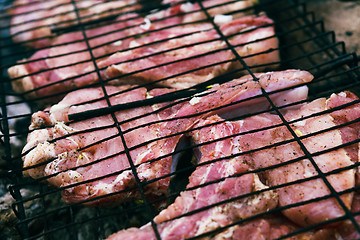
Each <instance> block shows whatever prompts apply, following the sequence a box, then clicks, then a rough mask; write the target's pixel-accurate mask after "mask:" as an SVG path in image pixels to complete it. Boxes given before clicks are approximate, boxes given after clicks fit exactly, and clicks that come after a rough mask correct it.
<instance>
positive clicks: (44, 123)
mask: <svg viewBox="0 0 360 240" xmlns="http://www.w3.org/2000/svg"><path fill="white" fill-rule="evenodd" d="M256 77H257V78H258V79H257V80H254V79H253V78H252V76H250V75H249V76H244V77H242V78H240V79H235V80H232V81H229V82H226V83H223V84H221V85H214V86H213V87H212V88H210V89H209V90H207V91H205V92H203V93H200V94H197V95H195V96H193V97H192V98H191V99H188V100H187V101H180V102H179V103H177V104H175V105H173V106H169V107H168V108H165V109H164V110H161V111H159V112H154V110H156V109H158V106H156V105H153V106H147V107H139V108H135V109H129V110H124V111H118V112H116V113H114V116H115V117H116V118H117V120H118V121H119V122H120V128H121V129H122V131H123V132H124V139H125V142H126V146H127V147H128V148H129V151H130V153H129V154H130V156H131V160H132V162H133V164H134V165H135V167H136V173H137V175H138V177H139V179H140V181H142V182H144V183H145V182H150V183H148V184H145V185H144V186H145V194H146V195H147V196H148V197H149V199H150V198H156V197H158V196H160V195H164V194H166V193H167V191H168V186H169V180H170V177H165V178H164V177H163V176H166V174H170V172H171V165H172V156H171V155H172V153H173V152H174V149H175V148H176V145H177V144H178V142H179V139H180V138H181V137H182V136H183V135H184V133H185V131H187V130H190V129H191V127H192V126H193V125H194V124H195V123H196V121H198V119H200V118H204V117H206V116H209V115H210V114H212V113H214V112H216V113H219V114H222V115H228V114H229V112H231V113H232V114H234V115H241V114H246V113H248V112H251V111H261V110H264V109H267V108H269V107H270V104H269V103H268V101H267V99H266V98H265V97H264V96H262V89H264V90H265V91H267V92H269V93H270V92H272V91H276V90H279V89H282V88H287V87H293V88H292V89H289V90H286V91H283V92H277V93H273V94H270V98H271V99H272V101H273V102H274V103H275V104H276V105H278V106H281V105H286V104H287V103H291V102H294V101H299V100H303V99H306V98H307V87H306V86H305V85H303V84H306V83H308V82H310V81H311V80H312V78H313V77H312V75H311V74H310V73H308V72H306V71H300V70H287V71H282V72H268V73H261V74H256ZM298 85H301V86H299V87H296V86H298ZM106 89H107V91H108V92H109V94H115V93H116V92H120V91H125V92H124V93H121V94H117V95H114V96H112V97H111V103H112V104H119V103H127V102H132V101H135V100H143V99H145V98H146V96H147V95H148V97H149V96H153V95H154V94H155V95H161V94H163V93H164V91H165V90H164V89H157V90H156V89H155V90H152V91H150V92H148V93H147V91H146V89H145V88H136V89H133V90H130V89H129V88H128V87H115V86H109V87H107V88H106ZM167 91H169V90H167ZM165 92H166V91H165ZM256 96H258V97H256ZM101 97H103V92H102V90H101V89H100V88H94V89H83V90H79V91H75V92H71V93H69V94H68V95H67V96H66V97H65V98H64V99H63V100H62V101H61V102H59V103H58V104H56V105H54V106H53V107H52V108H50V110H48V111H40V112H37V113H35V114H34V115H33V117H32V124H31V126H30V129H31V132H30V133H29V135H28V143H27V144H26V146H25V147H24V150H23V154H24V155H23V160H24V167H25V172H24V174H25V175H27V176H31V177H33V178H39V177H44V176H47V177H48V181H49V182H50V183H51V184H53V185H55V186H57V187H66V188H65V189H64V191H63V198H64V200H65V201H66V202H80V201H83V200H88V199H93V198H95V197H99V196H104V195H106V194H109V193H115V192H118V191H124V192H122V193H120V194H116V195H113V196H112V197H107V198H102V199H99V200H98V201H93V202H89V204H98V203H104V202H121V201H128V200H131V199H134V198H139V192H138V191H137V190H136V189H133V190H131V188H135V187H136V181H135V177H134V172H133V171H132V170H131V169H130V163H129V159H128V158H127V156H126V154H125V152H124V151H123V150H124V145H123V142H122V141H121V137H120V136H119V132H118V130H117V129H116V126H114V120H113V119H112V117H111V115H104V116H101V117H97V118H90V119H87V120H83V121H77V122H70V121H69V119H68V115H69V114H74V113H81V112H83V111H86V110H89V109H98V108H102V107H105V106H107V104H106V102H105V100H102V101H93V102H90V103H86V104H81V103H83V102H86V101H89V100H94V99H97V98H101ZM252 97H253V98H252ZM241 100H243V101H241ZM237 101H239V102H238V103H236V102H237ZM229 103H236V104H235V105H232V106H226V105H227V104H229ZM249 106H251V107H249ZM217 108H220V110H219V109H217ZM89 129H90V131H89ZM105 139H106V141H102V142H100V140H105ZM161 177H162V178H161ZM97 178H99V179H97ZM159 178H161V179H159ZM154 179H157V180H156V181H154ZM85 180H87V181H88V182H86V183H83V184H77V183H80V182H82V181H85ZM72 185H73V186H72Z"/></svg>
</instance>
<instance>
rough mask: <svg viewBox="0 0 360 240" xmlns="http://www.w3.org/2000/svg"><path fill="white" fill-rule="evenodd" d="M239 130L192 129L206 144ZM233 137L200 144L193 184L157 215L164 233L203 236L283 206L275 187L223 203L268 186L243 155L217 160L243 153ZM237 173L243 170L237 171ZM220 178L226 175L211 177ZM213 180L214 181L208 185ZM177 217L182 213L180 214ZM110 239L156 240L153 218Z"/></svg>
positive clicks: (230, 127) (164, 236)
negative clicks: (252, 169)
mask: <svg viewBox="0 0 360 240" xmlns="http://www.w3.org/2000/svg"><path fill="white" fill-rule="evenodd" d="M213 118H214V117H210V118H209V119H207V120H205V121H200V123H199V124H197V125H196V126H195V128H197V127H201V126H203V125H206V124H210V123H213V122H216V119H213ZM215 118H216V117H215ZM220 128H221V129H220ZM233 132H234V129H233V125H232V124H231V123H229V124H226V123H224V124H222V125H221V126H219V127H218V126H212V127H206V128H202V129H200V130H196V131H194V132H192V135H193V137H194V141H195V142H196V144H202V143H208V142H209V141H212V140H214V139H218V138H223V137H227V136H229V135H232V134H233ZM231 140H232V139H230V138H227V139H226V140H224V141H222V142H214V143H211V144H206V145H204V146H202V147H200V149H199V152H200V154H199V155H200V156H201V157H200V159H199V162H198V163H199V164H204V165H201V166H199V167H197V168H196V170H195V171H194V172H193V173H192V174H191V176H190V178H189V184H188V186H187V188H188V189H191V190H187V191H183V192H182V193H181V194H180V196H179V197H177V198H176V200H175V202H174V203H173V204H171V205H170V206H169V207H168V208H166V209H165V210H163V211H161V212H160V214H159V215H158V216H156V217H155V219H154V221H155V223H157V228H158V231H159V235H160V237H161V239H164V240H169V239H186V238H190V237H194V236H198V235H201V234H203V233H206V232H208V231H212V230H216V229H217V228H219V227H223V226H226V225H228V224H231V223H233V222H234V221H238V220H241V219H245V218H248V217H251V216H254V215H256V214H259V213H263V212H266V211H267V210H269V209H272V208H274V207H276V206H277V203H278V202H277V201H278V198H277V195H276V192H274V191H264V192H262V193H259V194H256V195H251V196H247V197H243V198H238V199H236V200H234V201H233V202H230V203H221V202H222V201H226V200H229V199H231V198H236V197H239V196H242V195H245V194H249V193H252V192H254V191H258V190H262V189H265V188H266V186H264V185H263V184H262V183H261V182H260V181H259V178H258V176H257V175H256V174H249V173H248V174H246V172H247V171H248V169H249V167H248V166H247V165H246V164H245V163H244V162H243V161H242V160H241V158H238V157H234V158H230V159H225V160H221V161H216V162H211V161H212V160H216V159H217V158H222V157H228V156H230V155H232V154H236V153H237V149H236V148H235V147H234V145H233V144H232V141H231ZM237 174H239V175H240V176H236V175H237ZM241 174H243V175H241ZM216 180H221V181H219V182H215V183H214V182H213V183H211V182H212V181H216ZM208 183H210V184H209V185H205V186H202V185H203V184H208ZM194 188H195V189H194ZM192 189H193V190H192ZM212 204H217V205H216V206H214V207H211V208H210V209H208V210H203V211H200V212H199V213H194V214H191V215H189V216H182V214H185V213H190V212H192V211H195V210H198V209H201V208H203V207H207V206H211V205H212ZM176 217H180V218H177V219H174V218H176ZM108 239H109V240H110V239H112V240H114V239H134V240H135V239H138V240H140V239H144V240H152V239H156V237H155V234H154V231H153V229H152V227H151V226H150V224H147V225H145V226H143V227H141V228H140V229H135V228H131V229H127V230H123V231H120V232H118V233H116V234H113V235H111V236H110V237H109V238H108Z"/></svg>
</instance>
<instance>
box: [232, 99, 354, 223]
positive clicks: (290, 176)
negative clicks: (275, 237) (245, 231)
mask: <svg viewBox="0 0 360 240" xmlns="http://www.w3.org/2000/svg"><path fill="white" fill-rule="evenodd" d="M348 95H350V94H348ZM345 96H346V94H344V93H341V94H338V95H335V94H334V95H332V96H331V97H330V98H329V100H328V101H326V99H324V98H322V99H318V100H315V101H313V102H311V103H308V104H304V105H302V106H301V107H299V108H298V109H294V108H292V109H290V110H288V111H287V112H286V114H285V115H284V116H285V118H286V119H287V121H294V122H293V123H292V124H291V127H292V129H293V131H294V132H295V133H296V134H297V135H298V136H299V137H303V138H302V139H301V141H302V143H303V144H304V146H305V147H306V148H307V150H308V151H309V153H310V154H313V153H316V152H319V151H323V150H327V149H332V148H335V147H337V146H340V145H342V144H344V143H346V142H348V139H347V138H343V137H342V136H343V135H344V134H343V130H344V128H340V129H337V130H331V131H330V130H328V131H327V132H325V133H320V134H316V135H314V136H311V137H305V136H307V135H308V134H311V133H316V132H317V131H321V130H326V129H328V128H331V127H336V124H337V123H338V121H335V120H334V118H332V116H331V114H323V115H321V116H316V117H311V118H309V119H304V120H302V118H303V117H306V116H309V115H311V114H315V113H318V112H321V111H324V110H326V109H327V108H328V106H327V103H332V102H338V101H342V100H343V98H344V97H345ZM350 96H353V95H350ZM357 108H358V107H357V105H353V106H352V107H349V108H344V109H342V110H338V112H337V114H338V116H342V117H341V118H342V122H346V121H348V119H346V118H344V116H346V114H345V113H346V112H347V111H353V112H355V111H358V110H357ZM350 109H351V110H350ZM341 111H342V113H341ZM333 114H334V113H333ZM353 114H354V115H355V113H353ZM281 123H282V121H281V119H280V118H279V116H277V115H275V114H269V113H266V114H261V115H257V116H254V117H250V118H247V119H244V120H240V121H237V122H233V128H234V129H239V130H238V133H242V135H239V137H238V138H237V139H236V138H235V139H236V140H234V141H233V144H234V145H236V146H237V147H238V149H239V150H238V151H239V152H246V151H253V150H256V149H259V148H262V147H267V146H269V147H267V148H266V149H264V150H256V151H254V152H251V153H249V154H245V155H244V156H243V161H245V162H246V163H248V164H250V166H251V168H254V169H262V168H265V167H270V166H276V165H277V164H281V163H286V162H289V161H290V160H295V159H296V158H299V157H303V156H304V153H303V151H302V150H301V149H300V146H299V145H298V144H297V143H296V142H290V143H281V142H283V141H288V140H291V139H292V138H293V137H292V135H291V134H290V132H289V131H288V129H287V128H286V127H285V126H279V127H272V128H269V129H267V130H261V129H262V128H265V127H271V126H276V125H277V124H281ZM256 129H259V130H257V131H256V132H253V133H247V134H245V133H246V132H248V131H252V130H256ZM273 144H278V146H276V147H270V146H272V145H273ZM357 154H358V152H357V151H354V149H351V148H341V149H338V150H332V151H330V152H327V153H322V154H320V155H316V156H314V157H313V159H314V161H315V162H316V164H317V166H318V167H319V168H320V170H321V171H322V172H323V173H327V172H330V171H333V170H336V169H339V168H343V167H347V166H352V165H353V162H352V161H351V159H350V157H349V156H351V155H357ZM316 175H317V171H316V170H315V169H314V167H313V166H312V163H311V162H310V161H309V160H308V159H305V160H300V161H296V162H294V163H291V164H290V163H289V164H287V165H284V166H280V167H277V168H275V169H271V170H267V171H264V172H262V174H261V179H262V180H263V181H264V182H266V183H267V184H269V185H270V186H278V185H281V184H285V183H291V182H293V181H297V180H301V179H306V178H309V177H312V176H316ZM327 180H328V181H329V183H330V184H331V185H332V187H333V188H334V189H335V190H336V191H338V192H341V191H344V190H347V189H351V188H353V187H354V186H355V174H354V170H353V169H350V170H346V171H342V172H341V173H338V174H331V175H329V176H327ZM278 193H279V204H280V206H289V205H291V204H295V203H300V202H302V201H307V200H311V199H315V198H319V197H323V196H327V195H328V194H330V191H329V190H328V188H327V186H326V185H325V184H324V182H323V180H321V179H315V180H308V181H305V182H302V183H297V184H292V185H290V186H286V187H281V188H280V189H279V190H278ZM340 198H341V200H342V201H343V202H344V204H345V206H347V207H349V208H350V206H351V203H352V199H353V194H352V193H349V194H344V195H341V197H340ZM283 214H284V215H285V216H287V217H288V218H289V219H291V220H292V221H294V222H295V223H297V224H299V225H301V226H308V225H312V224H316V223H320V222H323V221H326V220H329V219H334V218H337V217H341V216H342V215H343V214H344V210H343V209H342V208H341V206H340V205H339V203H338V202H337V201H336V200H335V199H334V198H327V199H325V200H321V201H317V202H315V203H309V204H303V205H301V206H298V207H292V208H289V209H286V210H284V211H283Z"/></svg>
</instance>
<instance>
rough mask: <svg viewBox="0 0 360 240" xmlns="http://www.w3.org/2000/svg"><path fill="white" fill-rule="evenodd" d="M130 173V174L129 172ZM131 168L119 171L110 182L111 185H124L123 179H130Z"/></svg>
mask: <svg viewBox="0 0 360 240" xmlns="http://www.w3.org/2000/svg"><path fill="white" fill-rule="evenodd" d="M129 173H130V174H129ZM131 176H132V174H131V170H127V171H124V172H122V173H120V174H119V175H118V176H117V177H116V179H115V180H114V181H113V182H112V185H113V186H115V185H121V186H122V185H124V180H125V179H131Z"/></svg>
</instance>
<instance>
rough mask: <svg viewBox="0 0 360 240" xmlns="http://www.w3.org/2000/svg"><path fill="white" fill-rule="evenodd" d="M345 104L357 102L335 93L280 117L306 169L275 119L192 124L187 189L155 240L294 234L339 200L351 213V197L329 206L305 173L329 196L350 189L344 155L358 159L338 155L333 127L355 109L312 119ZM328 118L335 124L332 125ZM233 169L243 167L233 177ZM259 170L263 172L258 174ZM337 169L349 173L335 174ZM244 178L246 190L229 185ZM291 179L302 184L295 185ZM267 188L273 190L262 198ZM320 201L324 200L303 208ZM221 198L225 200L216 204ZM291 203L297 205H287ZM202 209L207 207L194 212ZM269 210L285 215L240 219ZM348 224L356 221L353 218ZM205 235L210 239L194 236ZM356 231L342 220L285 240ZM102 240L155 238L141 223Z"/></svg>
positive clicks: (339, 138)
mask: <svg viewBox="0 0 360 240" xmlns="http://www.w3.org/2000/svg"><path fill="white" fill-rule="evenodd" d="M349 99H352V100H357V97H355V95H353V94H352V93H350V92H342V93H339V94H333V95H331V97H330V98H329V99H325V98H321V99H317V100H314V101H312V102H310V103H305V104H301V105H300V106H297V107H292V108H291V109H287V110H286V111H284V113H283V114H284V115H283V116H284V118H285V119H286V120H287V121H289V123H290V125H289V127H290V129H291V130H292V131H293V132H294V133H295V134H296V135H298V136H299V137H301V138H300V141H301V143H302V144H303V145H304V146H305V148H306V149H307V151H308V152H309V153H310V154H311V155H312V158H313V160H314V162H313V163H312V162H310V160H309V159H307V158H306V156H305V154H304V150H302V149H301V148H300V147H299V143H297V142H295V141H291V139H293V138H294V136H293V135H292V134H291V133H290V130H289V128H287V127H285V126H284V125H283V124H282V120H281V119H280V117H279V116H278V115H277V114H274V113H263V114H260V115H255V116H252V117H248V118H245V119H243V120H238V121H226V120H224V119H222V118H220V117H218V116H216V115H213V116H210V117H208V118H206V119H201V120H199V121H198V123H197V125H195V126H194V129H196V130H194V131H191V132H190V133H189V135H190V136H191V137H192V139H193V141H194V142H195V144H196V146H197V148H196V154H195V155H196V156H197V159H199V162H198V163H197V164H198V167H197V168H196V170H195V171H194V172H193V173H192V174H191V176H190V178H189V185H188V186H187V190H185V191H183V192H181V194H180V196H179V197H178V198H177V199H176V200H175V202H174V203H173V204H171V205H170V206H168V207H167V208H166V209H165V210H163V211H161V212H160V213H159V215H157V216H156V217H155V218H154V223H155V224H156V227H157V232H158V233H159V235H160V237H161V239H186V238H191V237H195V236H199V235H201V236H203V237H204V238H201V239H217V240H220V239H277V238H279V237H283V236H285V235H287V234H291V233H292V232H294V231H296V230H299V229H301V228H302V227H305V226H311V225H314V224H318V223H322V222H324V221H328V220H332V219H336V218H340V217H342V216H343V215H344V214H345V209H344V208H343V207H342V206H341V205H340V204H339V201H342V203H343V204H344V206H345V207H346V208H347V209H348V210H349V209H351V211H352V212H356V211H358V209H359V206H358V205H359V196H358V195H357V193H353V192H350V193H346V194H339V196H340V198H339V199H338V200H336V199H335V198H334V197H332V196H331V195H330V194H331V191H330V190H329V187H327V186H326V185H325V183H324V180H322V179H320V178H315V179H308V178H312V177H314V176H317V175H318V173H317V170H315V168H314V166H313V164H316V166H317V167H318V168H319V171H321V172H322V173H323V174H327V175H326V180H327V181H328V182H329V184H330V185H331V188H333V189H334V190H335V191H336V192H338V193H341V192H343V191H346V190H350V189H352V188H354V186H355V171H354V162H353V161H352V160H351V159H350V157H349V156H351V155H358V152H351V151H353V149H351V148H344V147H343V148H341V146H342V145H343V144H345V143H348V142H349V140H348V139H346V138H344V137H343V136H344V135H343V133H344V132H343V131H344V129H345V130H346V128H343V127H340V128H339V127H337V126H338V125H337V124H339V122H342V123H346V122H348V121H349V120H348V119H349V118H351V117H347V115H348V114H347V113H348V112H352V113H351V115H352V117H354V116H356V114H357V118H359V117H360V115H359V112H358V113H356V111H358V104H354V105H351V106H350V107H346V108H345V107H344V108H342V109H339V110H337V111H333V112H328V113H325V112H324V113H322V114H318V113H321V112H323V111H325V110H328V109H330V108H331V107H330V106H333V105H334V103H337V105H338V106H341V105H340V103H344V102H350V100H349ZM334 116H337V117H338V119H337V120H335V118H334ZM340 116H341V117H340ZM349 126H351V127H352V128H354V131H357V132H358V131H359V129H360V128H358V126H356V125H349ZM323 130H326V131H325V132H323ZM274 145H275V146H274ZM339 146H340V148H339ZM264 148H265V149H264ZM323 151H324V152H323ZM357 158H358V156H357ZM238 166H243V167H242V169H241V170H237V169H238ZM267 167H271V168H270V169H268V170H266V169H264V168H267ZM344 167H350V168H349V169H347V170H346V169H345V170H343V171H339V172H336V170H337V169H341V168H344ZM249 170H261V171H260V172H258V174H259V175H256V174H253V173H251V174H250V173H248V174H246V172H248V171H249ZM331 171H335V172H334V173H331ZM224 173H226V174H224ZM241 173H242V174H241ZM246 176H247V177H248V178H250V176H252V178H251V179H252V181H253V183H252V187H253V188H250V187H248V188H247V189H244V187H245V186H246V185H247V184H249V182H247V181H237V180H240V179H244V178H245V177H246ZM216 180H218V181H216ZM298 180H305V181H300V182H296V181H298ZM205 183H211V184H209V185H207V184H205ZM225 183H226V185H225ZM283 184H286V186H283ZM225 186H226V188H225ZM248 186H250V185H248ZM268 187H275V188H274V189H273V190H270V191H269V190H267V188H268ZM225 189H226V190H225ZM264 189H265V190H266V191H261V193H255V194H254V195H250V196H249V197H245V198H242V196H243V195H244V194H249V193H251V192H254V191H259V190H264ZM325 196H327V198H325V199H322V200H317V201H315V202H311V203H306V201H308V200H312V199H317V198H321V197H325ZM232 198H234V199H232ZM224 199H231V200H232V201H230V202H226V204H222V201H223V200H224ZM250 199H251V200H250ZM244 201H245V202H246V201H248V202H247V203H245V202H244ZM302 202H304V203H302ZM215 203H219V204H215ZM213 204H215V205H216V206H213ZM295 204H300V206H293V205H295ZM204 207H207V208H205V209H202V210H201V211H196V210H199V209H201V208H204ZM275 207H284V208H285V209H284V210H282V211H281V213H280V212H278V213H276V214H275V215H273V214H270V215H267V214H266V215H265V216H262V217H258V218H255V219H251V220H247V218H249V217H251V216H254V215H255V214H258V213H265V212H266V211H268V210H271V209H274V208H275ZM228 210H230V211H228ZM195 211H196V212H195ZM214 212H215V213H214ZM239 220H244V222H242V223H240V224H238V225H234V226H230V227H227V228H225V230H223V231H222V232H221V233H214V232H211V231H214V230H216V229H219V228H221V227H224V226H228V225H229V224H234V223H236V221H239ZM355 220H356V221H358V217H355ZM207 232H210V233H208V234H207V235H202V234H205V233H207ZM356 232H357V231H356V229H355V228H354V226H353V225H352V223H351V222H350V220H346V221H339V222H337V223H336V224H334V223H333V224H332V225H331V227H330V226H329V225H325V226H321V227H320V228H316V229H311V230H309V231H306V232H301V231H300V232H299V233H298V234H296V235H293V236H291V237H289V238H286V239H313V240H315V239H357V238H358V234H357V233H356ZM109 239H156V237H155V233H154V230H153V228H152V226H151V225H150V224H147V225H144V226H143V227H141V228H139V229H137V228H130V229H126V230H122V231H120V232H118V233H115V234H113V235H111V236H110V237H109Z"/></svg>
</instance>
